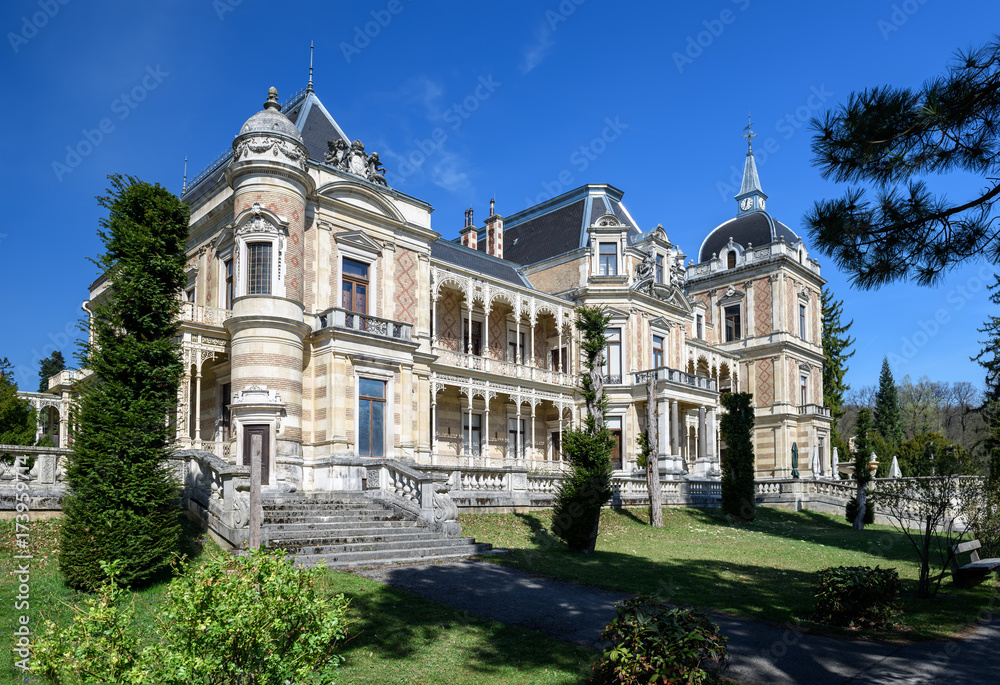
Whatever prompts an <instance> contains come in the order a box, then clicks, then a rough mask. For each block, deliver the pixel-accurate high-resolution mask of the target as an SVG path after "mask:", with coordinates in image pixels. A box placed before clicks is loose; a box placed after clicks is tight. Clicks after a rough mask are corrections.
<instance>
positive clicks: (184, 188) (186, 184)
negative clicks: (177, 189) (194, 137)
mask: <svg viewBox="0 0 1000 685" xmlns="http://www.w3.org/2000/svg"><path fill="white" fill-rule="evenodd" d="M187 187H188V156H187V155H184V182H183V183H181V195H183V194H184V193H186V192H187Z"/></svg>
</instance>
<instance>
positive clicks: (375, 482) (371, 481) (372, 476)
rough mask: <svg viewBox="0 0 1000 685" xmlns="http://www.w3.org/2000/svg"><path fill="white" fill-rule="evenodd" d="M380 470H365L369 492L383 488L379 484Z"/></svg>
mask: <svg viewBox="0 0 1000 685" xmlns="http://www.w3.org/2000/svg"><path fill="white" fill-rule="evenodd" d="M378 476H379V469H377V468H375V469H365V482H366V483H367V485H366V487H367V489H369V490H378V489H379V488H381V487H382V486H381V485H380V484H379V477H378Z"/></svg>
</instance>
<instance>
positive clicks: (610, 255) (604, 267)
mask: <svg viewBox="0 0 1000 685" xmlns="http://www.w3.org/2000/svg"><path fill="white" fill-rule="evenodd" d="M598 248H599V250H598V252H599V257H600V262H599V273H600V274H601V275H602V276H617V275H618V246H617V245H616V244H615V243H598Z"/></svg>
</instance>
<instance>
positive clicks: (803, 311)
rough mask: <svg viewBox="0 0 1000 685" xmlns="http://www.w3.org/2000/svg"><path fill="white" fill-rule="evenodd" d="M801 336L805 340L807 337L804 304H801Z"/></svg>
mask: <svg viewBox="0 0 1000 685" xmlns="http://www.w3.org/2000/svg"><path fill="white" fill-rule="evenodd" d="M799 337H800V338H802V339H803V340H805V339H806V306H805V305H804V304H800V305H799Z"/></svg>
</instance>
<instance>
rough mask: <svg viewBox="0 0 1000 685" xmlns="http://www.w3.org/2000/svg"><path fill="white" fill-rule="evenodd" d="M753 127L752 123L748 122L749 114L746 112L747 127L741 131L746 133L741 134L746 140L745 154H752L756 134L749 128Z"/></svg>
mask: <svg viewBox="0 0 1000 685" xmlns="http://www.w3.org/2000/svg"><path fill="white" fill-rule="evenodd" d="M753 125H754V122H753V121H750V112H747V125H746V128H744V129H743V130H744V131H746V133H744V134H743V137H744V138H746V139H747V154H749V153H751V152H753V139H754V138H756V137H757V134H756V133H754V132H753V129H751V128H750V127H751V126H753Z"/></svg>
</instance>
